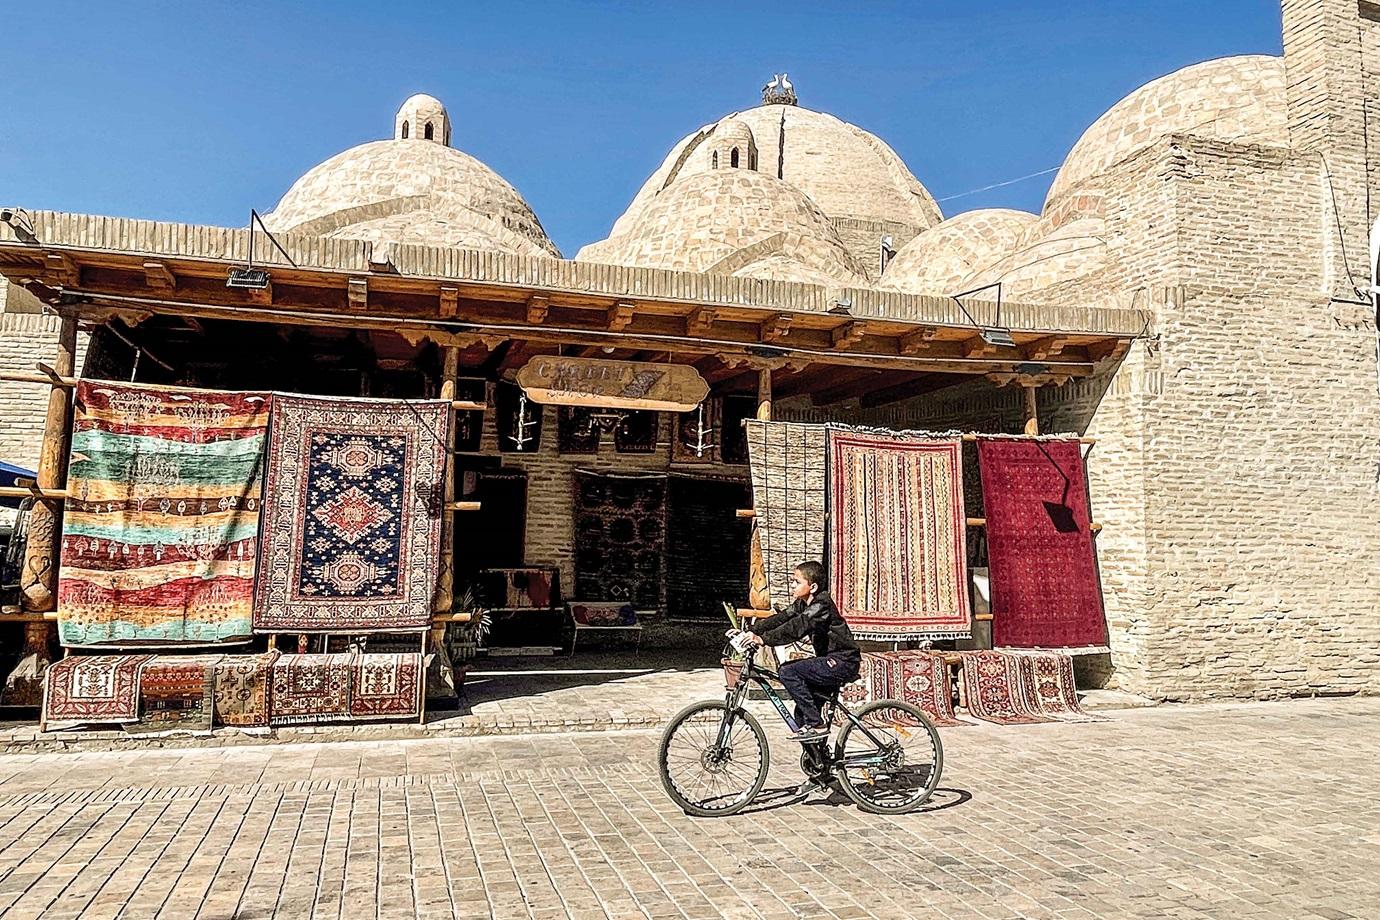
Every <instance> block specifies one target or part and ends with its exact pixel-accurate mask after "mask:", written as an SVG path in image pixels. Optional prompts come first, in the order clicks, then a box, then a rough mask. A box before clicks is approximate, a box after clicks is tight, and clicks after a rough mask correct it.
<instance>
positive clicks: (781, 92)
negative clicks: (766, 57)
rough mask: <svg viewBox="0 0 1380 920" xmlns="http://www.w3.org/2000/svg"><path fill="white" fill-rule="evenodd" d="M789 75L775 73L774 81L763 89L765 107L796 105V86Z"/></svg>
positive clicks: (773, 75)
mask: <svg viewBox="0 0 1380 920" xmlns="http://www.w3.org/2000/svg"><path fill="white" fill-rule="evenodd" d="M788 76H789V75H788V74H785V73H774V74H772V80H771V82H770V83H768V84H767V85H766V86H764V87H762V104H763V105H795V104H796V98H795V85H794V84H792V83H791V81H790V80H789V79H788Z"/></svg>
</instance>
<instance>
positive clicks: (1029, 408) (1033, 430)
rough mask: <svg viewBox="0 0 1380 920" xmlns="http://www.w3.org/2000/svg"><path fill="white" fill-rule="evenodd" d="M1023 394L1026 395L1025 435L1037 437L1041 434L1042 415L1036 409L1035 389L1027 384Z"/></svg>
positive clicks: (1022, 389)
mask: <svg viewBox="0 0 1380 920" xmlns="http://www.w3.org/2000/svg"><path fill="white" fill-rule="evenodd" d="M1021 392H1022V393H1024V394H1025V433H1026V434H1028V435H1032V436H1033V435H1037V434H1039V433H1040V413H1039V411H1038V410H1037V409H1036V408H1035V387H1033V386H1030V385H1029V384H1026V385H1024V386H1022V387H1021Z"/></svg>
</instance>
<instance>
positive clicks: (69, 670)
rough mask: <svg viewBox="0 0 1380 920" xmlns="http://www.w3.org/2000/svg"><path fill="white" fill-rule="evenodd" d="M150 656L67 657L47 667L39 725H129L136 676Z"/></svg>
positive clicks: (135, 711)
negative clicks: (89, 723) (91, 723)
mask: <svg viewBox="0 0 1380 920" xmlns="http://www.w3.org/2000/svg"><path fill="white" fill-rule="evenodd" d="M152 657H153V656H152V655H71V656H68V657H67V658H63V659H60V660H58V661H55V662H53V663H52V664H51V665H50V666H49V667H48V673H47V675H46V677H47V680H46V684H45V687H44V693H43V722H44V724H45V725H51V724H52V723H54V722H63V723H72V722H76V723H81V722H133V721H134V720H136V719H137V718H139V672H140V671H141V670H142V669H143V667H144V665H145V664H147V663H148V661H149V659H151V658H152Z"/></svg>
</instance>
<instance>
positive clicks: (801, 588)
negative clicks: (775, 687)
mask: <svg viewBox="0 0 1380 920" xmlns="http://www.w3.org/2000/svg"><path fill="white" fill-rule="evenodd" d="M791 596H792V597H793V598H794V601H792V603H791V605H790V606H789V607H787V608H786V609H785V610H784V611H782V612H781V613H778V614H776V615H775V616H770V617H767V618H766V619H763V620H759V621H757V623H756V625H754V626H750V627H749V631H750V632H752V633H753V636H752V640H751V641H752V643H753V644H754V645H757V646H759V647H760V646H763V645H788V644H789V643H791V642H797V641H799V640H801V639H804V638H805V637H806V636H809V637H810V641H811V643H812V644H813V645H814V649H815V657H813V658H804V659H801V660H799V661H789V662H787V663H785V664H783V665H782V666H781V670H780V672H779V674H780V676H781V684H782V685H783V686H784V687H785V688H786V692H787V693H789V694H790V695H791V699H792V700H794V701H795V720H796V722H797V724H799V726H800V730H799V731H797V732H796V733H795V734H794V735H792V736H791V737H792V738H793V739H794V740H796V741H800V742H810V741H820V740H823V739H825V738H828V737H829V727H828V726H827V725H825V724H824V716H823V714H822V713H820V711H819V707H820V704H821V703H823V702H824V701H825V700H827V699H828V698H829V696H830V694H832V693H833V692H834V691H835V690H837V689H838V688H839V687H842V686H843V685H844V684H847V683H851V682H852V681H855V680H857V679H858V669H859V667H861V665H862V652H861V651H860V650H859V649H858V643H857V642H855V641H854V640H853V633H852V631H851V630H850V629H849V628H848V624H847V623H845V622H844V621H843V617H842V616H841V615H840V614H839V610H838V608H837V607H835V606H834V602H833V600H832V599H831V598H830V597H829V592H828V591H827V590H826V589H825V588H824V566H823V565H822V564H821V563H818V562H802V563H801V564H800V565H798V566H796V567H795V571H794V572H793V573H792V574H791Z"/></svg>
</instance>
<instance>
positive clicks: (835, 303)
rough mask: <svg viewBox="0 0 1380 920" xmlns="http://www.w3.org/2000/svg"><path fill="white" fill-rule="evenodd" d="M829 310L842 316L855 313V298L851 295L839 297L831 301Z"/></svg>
mask: <svg viewBox="0 0 1380 920" xmlns="http://www.w3.org/2000/svg"><path fill="white" fill-rule="evenodd" d="M828 312H830V313H834V314H838V315H840V316H852V315H853V299H852V298H851V297H838V298H835V299H834V300H832V301H830V302H829V310H828Z"/></svg>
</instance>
